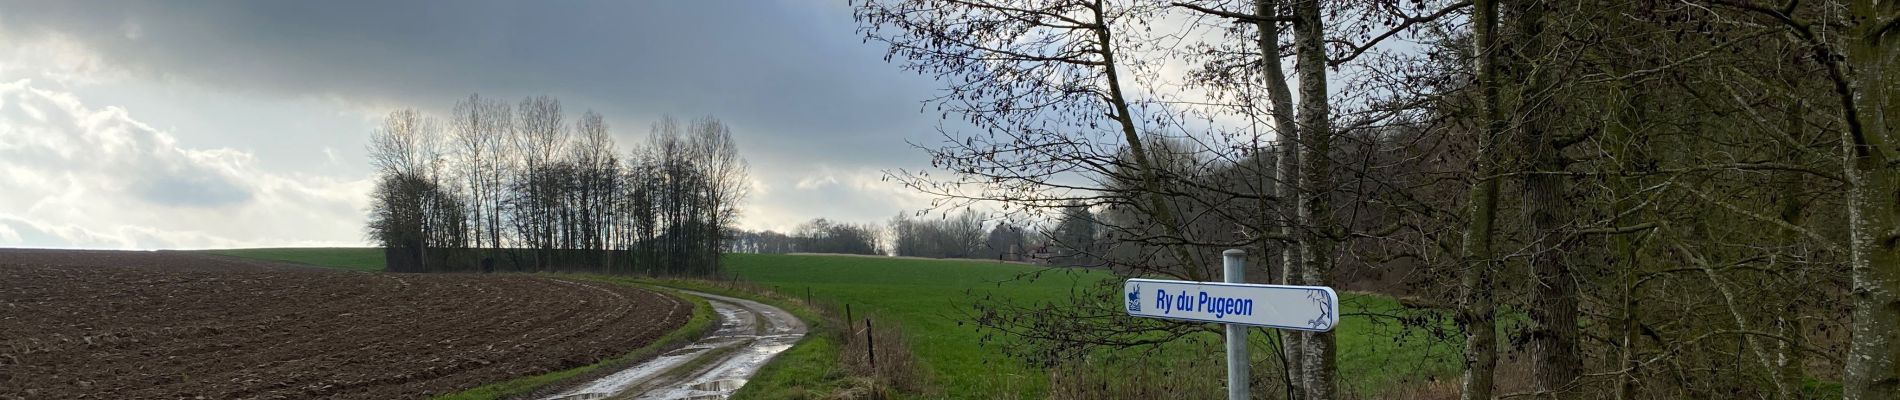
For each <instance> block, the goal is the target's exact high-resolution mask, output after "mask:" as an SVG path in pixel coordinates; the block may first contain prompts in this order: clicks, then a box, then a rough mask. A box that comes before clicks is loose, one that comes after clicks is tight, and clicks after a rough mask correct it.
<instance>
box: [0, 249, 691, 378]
mask: <svg viewBox="0 0 1900 400" xmlns="http://www.w3.org/2000/svg"><path fill="white" fill-rule="evenodd" d="M691 313H692V305H691V304H690V303H688V302H685V301H682V300H680V299H677V298H674V297H671V296H666V295H661V294H658V293H654V292H651V291H646V290H641V289H637V288H630V287H626V286H621V285H611V284H602V283H593V282H574V281H566V280H558V279H547V278H540V277H531V276H522V275H469V274H381V273H363V272H352V271H341V270H330V269H321V268H311V267H306V266H298V265H292V264H282V263H273V262H265V261H253V260H243V259H236V258H228V257H217V256H206V255H198V254H191V253H178V252H108V251H54V250H12V249H0V399H15V398H24V399H54V398H57V399H88V398H94V399H136V398H167V399H170V398H186V399H189V398H213V399H227V398H231V399H245V398H256V399H279V398H346V399H347V398H355V399H403V398H427V397H429V396H432V395H437V394H443V393H452V392H456V391H460V390H464V389H468V388H471V387H475V386H479V385H482V384H487V383H493V382H500V381H505V380H508V379H511V378H515V377H520V376H526V375H534V374H539V373H545V372H550V371H558V370H563V369H568V368H574V367H579V366H583V365H588V364H592V363H595V362H598V361H600V360H603V359H607V358H611V357H614V356H618V355H619V353H620V352H616V351H615V349H628V348H638V347H641V346H645V345H647V344H649V343H652V342H653V341H654V340H657V339H658V338H659V337H661V336H664V335H665V334H666V333H668V332H670V331H672V330H674V329H677V328H679V327H680V326H681V325H683V324H685V322H686V320H687V319H688V318H689V317H690V315H691Z"/></svg>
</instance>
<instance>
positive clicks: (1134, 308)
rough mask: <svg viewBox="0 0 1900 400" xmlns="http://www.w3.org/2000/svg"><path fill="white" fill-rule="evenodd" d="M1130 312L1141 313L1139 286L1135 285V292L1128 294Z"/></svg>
mask: <svg viewBox="0 0 1900 400" xmlns="http://www.w3.org/2000/svg"><path fill="white" fill-rule="evenodd" d="M1128 312H1141V285H1139V284H1137V285H1135V290H1133V291H1129V292H1128Z"/></svg>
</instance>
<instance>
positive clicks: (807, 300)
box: [805, 286, 811, 305]
mask: <svg viewBox="0 0 1900 400" xmlns="http://www.w3.org/2000/svg"><path fill="white" fill-rule="evenodd" d="M805 305H811V286H806V287H805Z"/></svg>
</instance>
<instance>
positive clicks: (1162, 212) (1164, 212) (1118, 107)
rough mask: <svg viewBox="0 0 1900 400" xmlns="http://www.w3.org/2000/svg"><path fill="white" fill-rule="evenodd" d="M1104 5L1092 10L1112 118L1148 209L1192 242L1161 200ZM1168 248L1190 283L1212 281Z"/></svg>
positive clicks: (1189, 256)
mask: <svg viewBox="0 0 1900 400" xmlns="http://www.w3.org/2000/svg"><path fill="white" fill-rule="evenodd" d="M1103 3H1104V2H1102V1H1097V2H1094V3H1092V4H1090V7H1091V11H1093V12H1094V14H1095V22H1096V23H1098V24H1102V26H1101V27H1098V28H1095V36H1096V45H1098V46H1101V47H1100V49H1099V51H1100V52H1101V55H1102V65H1103V67H1102V75H1103V76H1104V80H1105V81H1107V83H1108V98H1107V99H1106V100H1107V101H1108V104H1109V106H1110V107H1111V108H1112V109H1113V110H1114V111H1113V113H1112V114H1114V115H1111V116H1110V117H1111V118H1114V119H1115V122H1117V123H1118V125H1120V126H1121V133H1122V140H1125V141H1127V142H1128V151H1129V153H1131V154H1129V155H1130V156H1131V158H1134V160H1135V166H1136V167H1138V168H1140V169H1141V171H1140V175H1141V176H1140V179H1141V186H1142V187H1141V191H1144V192H1147V193H1146V195H1145V196H1143V197H1146V200H1147V202H1148V206H1149V207H1151V208H1153V210H1154V211H1152V212H1151V213H1152V214H1153V217H1154V220H1155V221H1156V222H1158V223H1159V224H1160V225H1161V227H1162V229H1163V230H1164V231H1166V232H1167V233H1168V234H1169V235H1172V236H1174V237H1175V238H1176V239H1177V240H1185V239H1188V236H1187V235H1186V234H1185V233H1183V232H1182V230H1181V227H1180V226H1179V225H1178V224H1179V223H1180V221H1179V220H1177V219H1175V216H1174V207H1173V206H1172V205H1170V203H1168V202H1167V200H1166V199H1164V198H1162V196H1161V178H1160V177H1159V176H1158V175H1157V174H1156V173H1155V166H1154V162H1153V161H1151V160H1149V159H1148V149H1147V147H1146V146H1143V145H1142V143H1141V134H1140V133H1139V132H1137V131H1136V129H1138V127H1136V126H1135V116H1134V115H1133V114H1131V112H1130V111H1129V107H1128V98H1127V97H1126V96H1125V95H1124V94H1123V93H1122V84H1121V78H1120V75H1119V72H1117V71H1116V69H1117V67H1116V64H1115V50H1114V48H1115V40H1114V36H1113V35H1112V34H1111V32H1110V31H1109V28H1108V27H1107V26H1108V24H1109V21H1108V16H1107V15H1105V11H1104V10H1103V8H1104V7H1108V5H1107V4H1103ZM1168 247H1169V248H1171V249H1172V250H1173V253H1174V256H1175V258H1176V260H1175V261H1176V262H1177V263H1179V264H1180V265H1183V266H1185V267H1186V268H1184V270H1185V271H1186V272H1187V275H1188V280H1193V281H1206V280H1211V279H1212V278H1211V277H1210V276H1208V274H1207V273H1205V272H1206V271H1208V270H1210V268H1212V267H1210V266H1208V265H1207V264H1204V263H1201V262H1200V260H1198V259H1197V258H1196V257H1195V256H1194V252H1193V251H1189V250H1188V249H1187V246H1180V245H1172V246H1168Z"/></svg>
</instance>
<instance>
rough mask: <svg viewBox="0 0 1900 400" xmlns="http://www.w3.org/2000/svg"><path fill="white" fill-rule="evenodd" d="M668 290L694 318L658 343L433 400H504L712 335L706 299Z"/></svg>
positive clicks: (714, 319) (714, 321) (715, 319)
mask: <svg viewBox="0 0 1900 400" xmlns="http://www.w3.org/2000/svg"><path fill="white" fill-rule="evenodd" d="M574 278H579V279H586V280H593V281H601V282H610V283H615V284H621V285H630V286H634V285H637V284H634V283H631V282H630V281H629V280H626V279H613V278H602V277H593V276H575V277H574ZM639 286H643V287H648V286H645V285H639ZM649 288H650V287H649ZM661 290H665V289H661ZM667 291H668V292H671V293H670V294H672V295H674V296H678V297H680V298H683V299H686V300H687V301H691V302H692V303H693V317H692V318H691V319H688V320H687V321H686V325H684V326H681V327H680V329H676V330H673V332H670V333H667V334H666V336H662V337H660V339H659V340H656V341H654V342H653V343H650V344H647V345H646V346H644V347H641V348H639V349H635V350H633V351H631V352H628V353H627V354H623V355H621V356H619V357H614V358H611V359H607V360H604V361H601V362H598V363H594V364H590V365H586V366H582V367H578V368H572V369H565V370H560V371H554V372H549V373H545V374H540V375H533V376H524V377H520V378H515V379H510V380H507V381H503V382H497V383H491V384H487V385H482V386H478V387H475V388H473V389H469V390H464V391H462V392H459V393H453V394H448V395H443V396H436V397H435V399H437V400H482V399H505V398H510V397H514V396H520V395H524V394H529V393H533V392H534V391H536V390H540V389H542V388H545V387H547V386H548V385H552V384H555V383H560V382H564V381H567V380H569V379H572V378H574V377H577V376H581V375H583V374H587V373H589V372H594V371H596V370H603V369H605V370H611V369H614V368H619V367H624V366H627V365H630V364H632V363H635V362H639V361H641V360H645V359H648V358H651V357H653V356H656V355H659V354H660V353H661V352H664V351H667V350H671V349H673V348H677V347H679V346H683V345H686V344H687V343H691V342H692V341H694V340H698V339H699V338H701V337H705V336H706V334H708V333H711V332H712V331H713V329H714V328H717V327H718V324H717V322H718V315H719V314H718V313H715V312H713V309H712V304H710V303H707V302H706V299H703V298H699V297H697V296H689V295H685V294H682V293H677V292H672V291H670V290H667Z"/></svg>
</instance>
